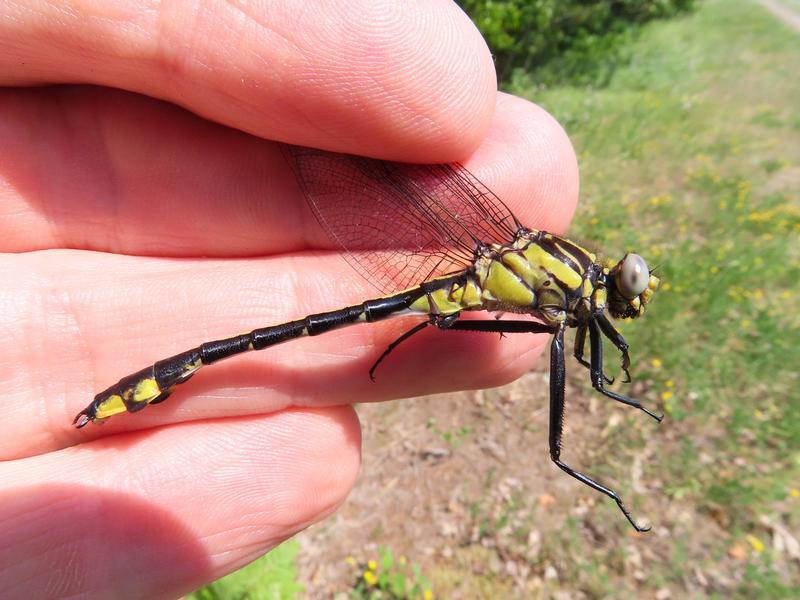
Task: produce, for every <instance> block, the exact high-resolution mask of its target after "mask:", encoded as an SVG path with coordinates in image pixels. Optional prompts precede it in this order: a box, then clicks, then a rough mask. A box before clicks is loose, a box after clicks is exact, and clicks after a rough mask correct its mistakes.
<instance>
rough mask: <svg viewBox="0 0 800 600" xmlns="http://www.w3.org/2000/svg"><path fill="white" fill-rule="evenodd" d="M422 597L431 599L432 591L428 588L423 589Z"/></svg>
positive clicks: (426, 599) (427, 599)
mask: <svg viewBox="0 0 800 600" xmlns="http://www.w3.org/2000/svg"><path fill="white" fill-rule="evenodd" d="M422 597H423V598H425V600H433V592H432V591H430V590H425V591H424V592H422Z"/></svg>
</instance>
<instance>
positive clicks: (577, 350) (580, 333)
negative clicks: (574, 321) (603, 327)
mask: <svg viewBox="0 0 800 600" xmlns="http://www.w3.org/2000/svg"><path fill="white" fill-rule="evenodd" d="M586 327H587V326H586V325H584V324H581V325H578V328H577V329H576V330H575V345H574V346H573V355H574V356H575V360H577V361H578V362H579V363H581V364H582V365H583V366H584V367H586V368H587V369H589V370H591V368H592V366H591V365H590V364H589V363H588V362H587V361H586V359H584V358H583V352H584V350H585V349H586ZM603 379H605V380H606V383H607V384H608V385H611V384H612V383H614V378H613V377H608V376H606V374H605V373H603Z"/></svg>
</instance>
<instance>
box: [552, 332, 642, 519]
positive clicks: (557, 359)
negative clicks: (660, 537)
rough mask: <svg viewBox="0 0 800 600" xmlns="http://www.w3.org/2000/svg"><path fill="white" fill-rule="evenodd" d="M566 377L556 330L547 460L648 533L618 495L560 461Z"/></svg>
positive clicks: (561, 335)
mask: <svg viewBox="0 0 800 600" xmlns="http://www.w3.org/2000/svg"><path fill="white" fill-rule="evenodd" d="M590 333H591V331H590ZM565 376H566V368H565V366H564V329H563V328H559V329H558V330H557V331H556V333H555V335H554V336H553V341H552V343H551V345H550V460H552V461H553V462H554V463H555V464H556V466H558V468H559V469H561V470H562V471H564V472H565V473H566V474H567V475H569V476H570V477H574V478H575V479H577V480H578V481H580V482H581V483H583V484H585V485H588V486H589V487H590V488H592V489H593V490H596V491H598V492H600V493H601V494H605V495H606V496H608V497H609V498H611V499H612V500H613V501H614V502H616V503H617V506H618V507H619V509H620V510H621V511H622V514H623V515H625V518H626V519H628V522H629V523H630V524H631V525H633V528H634V529H635V530H636V531H649V530H650V527H643V526H641V525H639V524H638V523H637V522H636V521H634V520H633V517H632V516H631V514H630V512H629V511H628V508H627V507H626V506H625V503H624V502H623V501H622V498H620V497H619V495H618V494H617V492H615V491H614V490H612V489H611V488H607V487H606V486H604V485H602V484H600V483H598V482H596V481H595V480H594V479H592V478H591V477H589V476H587V475H584V474H583V473H580V472H578V471H576V470H575V469H573V468H572V467H570V466H569V465H568V464H566V463H565V462H563V461H562V460H561V437H562V434H563V430H564V379H565Z"/></svg>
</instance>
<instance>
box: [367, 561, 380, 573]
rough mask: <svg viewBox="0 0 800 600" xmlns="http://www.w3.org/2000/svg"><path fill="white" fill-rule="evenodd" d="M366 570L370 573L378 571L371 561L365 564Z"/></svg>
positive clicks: (374, 563)
mask: <svg viewBox="0 0 800 600" xmlns="http://www.w3.org/2000/svg"><path fill="white" fill-rule="evenodd" d="M367 568H368V569H369V570H370V571H377V570H378V563H376V562H375V561H374V560H371V561H369V562H368V563H367Z"/></svg>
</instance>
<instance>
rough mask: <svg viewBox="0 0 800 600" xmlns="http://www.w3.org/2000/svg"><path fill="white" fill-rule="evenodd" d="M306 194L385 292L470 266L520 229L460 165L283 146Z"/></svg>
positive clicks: (357, 263)
mask: <svg viewBox="0 0 800 600" xmlns="http://www.w3.org/2000/svg"><path fill="white" fill-rule="evenodd" d="M283 152H284V155H285V156H286V159H287V160H288V162H289V164H290V165H291V167H292V169H293V170H294V173H295V175H296V177H297V180H298V183H299V185H300V187H301V188H302V191H303V194H304V196H305V198H306V200H307V201H308V203H309V205H310V207H311V209H312V211H313V212H314V215H315V216H316V218H317V220H318V221H319V222H320V224H321V225H322V227H323V228H324V229H325V231H326V232H327V233H328V235H329V236H330V237H331V239H332V240H333V241H335V242H336V243H337V244H338V245H339V246H340V247H341V248H342V249H344V251H345V258H346V259H347V260H348V262H349V263H350V264H351V265H352V266H353V267H354V268H355V269H356V271H358V272H359V273H360V274H361V275H362V276H363V277H365V278H366V279H367V280H368V281H370V282H371V283H372V284H373V285H374V286H375V287H377V288H378V289H379V290H380V291H381V292H384V293H389V292H394V291H397V290H399V289H406V288H409V287H412V286H414V285H417V284H419V283H421V282H422V281H424V280H426V279H429V278H430V277H433V276H436V275H441V274H444V273H451V272H454V271H458V270H461V269H465V268H468V267H470V266H471V265H472V264H473V261H474V258H475V252H476V250H477V249H478V248H479V247H480V246H481V244H491V243H504V242H508V241H509V240H510V239H512V238H513V235H514V233H515V232H516V231H517V230H518V229H519V224H518V223H517V220H516V219H515V218H514V216H513V215H512V214H511V212H510V211H509V210H508V208H507V207H506V206H505V205H504V204H503V203H502V202H501V201H500V199H499V198H497V196H495V195H494V194H492V192H491V191H489V190H488V189H487V188H486V186H484V185H483V184H482V183H480V181H479V180H478V179H477V178H476V177H475V176H474V175H472V174H471V173H470V172H469V171H467V170H466V169H465V168H464V167H462V166H461V165H415V164H408V163H396V162H388V161H381V160H377V159H372V158H365V157H361V156H354V155H349V154H336V153H332V152H326V151H323V150H316V149H311V148H303V147H299V146H288V145H284V146H283Z"/></svg>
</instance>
